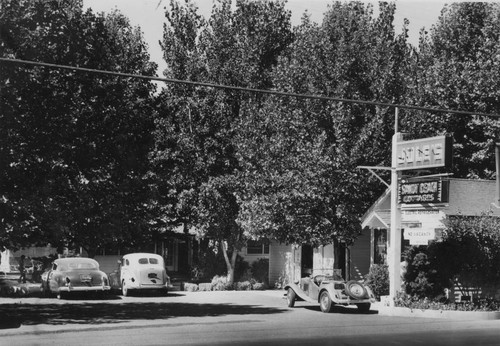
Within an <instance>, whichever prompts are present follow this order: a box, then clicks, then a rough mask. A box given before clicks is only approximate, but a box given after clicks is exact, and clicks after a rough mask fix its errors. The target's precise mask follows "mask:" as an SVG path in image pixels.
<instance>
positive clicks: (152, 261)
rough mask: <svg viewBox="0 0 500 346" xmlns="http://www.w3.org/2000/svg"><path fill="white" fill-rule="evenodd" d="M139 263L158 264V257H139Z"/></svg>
mask: <svg viewBox="0 0 500 346" xmlns="http://www.w3.org/2000/svg"><path fill="white" fill-rule="evenodd" d="M139 264H158V258H152V257H150V258H139Z"/></svg>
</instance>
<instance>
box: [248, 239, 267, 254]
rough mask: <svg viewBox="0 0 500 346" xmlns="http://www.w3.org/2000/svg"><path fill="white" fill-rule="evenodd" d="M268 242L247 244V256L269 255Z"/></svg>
mask: <svg viewBox="0 0 500 346" xmlns="http://www.w3.org/2000/svg"><path fill="white" fill-rule="evenodd" d="M268 254H269V241H268V240H249V241H248V242H247V255H268Z"/></svg>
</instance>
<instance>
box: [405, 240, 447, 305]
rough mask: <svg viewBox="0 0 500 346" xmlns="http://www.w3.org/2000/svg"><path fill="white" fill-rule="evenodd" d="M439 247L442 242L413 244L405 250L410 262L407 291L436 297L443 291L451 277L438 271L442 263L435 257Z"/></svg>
mask: <svg viewBox="0 0 500 346" xmlns="http://www.w3.org/2000/svg"><path fill="white" fill-rule="evenodd" d="M438 247H441V244H436V243H431V245H429V246H413V247H410V248H408V249H406V250H405V251H404V257H405V260H406V262H407V264H408V265H407V267H406V272H405V274H404V284H405V290H406V293H408V294H409V295H410V296H416V297H418V298H425V297H428V298H435V297H437V296H439V295H441V294H442V293H443V291H444V288H445V287H444V286H445V284H444V283H448V282H449V279H447V278H445V277H444V276H443V274H442V273H441V274H440V273H439V272H438V269H439V265H440V264H439V261H437V260H435V259H434V257H435V256H434V253H436V249H437V248H438ZM442 272H443V271H442Z"/></svg>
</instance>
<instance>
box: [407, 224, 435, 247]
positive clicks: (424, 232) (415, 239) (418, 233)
mask: <svg viewBox="0 0 500 346" xmlns="http://www.w3.org/2000/svg"><path fill="white" fill-rule="evenodd" d="M404 237H405V239H408V240H410V245H427V244H429V240H434V239H435V238H436V231H435V230H434V229H433V228H405V230H404Z"/></svg>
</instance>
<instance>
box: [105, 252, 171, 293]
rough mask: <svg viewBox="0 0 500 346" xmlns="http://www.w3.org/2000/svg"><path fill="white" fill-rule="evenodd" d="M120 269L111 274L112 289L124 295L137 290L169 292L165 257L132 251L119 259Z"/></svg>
mask: <svg viewBox="0 0 500 346" xmlns="http://www.w3.org/2000/svg"><path fill="white" fill-rule="evenodd" d="M118 265H119V266H118V269H117V270H116V271H114V272H113V273H110V274H109V279H110V282H111V287H112V289H115V290H121V292H122V294H123V295H124V296H127V295H129V294H130V293H131V291H136V290H156V291H159V292H161V293H162V294H167V293H168V290H169V288H171V287H172V286H171V284H170V278H169V277H168V275H167V271H166V270H165V264H164V261H163V257H161V256H160V255H156V254H152V253H131V254H128V255H125V256H123V258H122V259H121V260H120V261H118Z"/></svg>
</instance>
